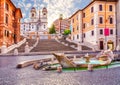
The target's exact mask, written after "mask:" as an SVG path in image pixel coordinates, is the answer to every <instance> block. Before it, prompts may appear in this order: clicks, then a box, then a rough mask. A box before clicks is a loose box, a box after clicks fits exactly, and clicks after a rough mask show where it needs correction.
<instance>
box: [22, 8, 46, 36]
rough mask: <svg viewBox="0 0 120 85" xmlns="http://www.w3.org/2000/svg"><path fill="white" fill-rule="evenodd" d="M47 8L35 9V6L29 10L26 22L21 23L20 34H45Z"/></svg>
mask: <svg viewBox="0 0 120 85" xmlns="http://www.w3.org/2000/svg"><path fill="white" fill-rule="evenodd" d="M47 24H48V22H47V9H46V8H45V7H44V8H43V9H42V10H39V11H37V10H36V8H35V7H32V8H31V10H30V16H29V20H28V22H23V23H21V35H23V36H26V37H35V36H36V35H38V34H39V35H42V34H47V32H48V28H47Z"/></svg>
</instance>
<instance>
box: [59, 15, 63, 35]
mask: <svg viewBox="0 0 120 85" xmlns="http://www.w3.org/2000/svg"><path fill="white" fill-rule="evenodd" d="M62 19H63V15H62V14H60V17H59V21H60V28H59V32H60V34H61V21H62Z"/></svg>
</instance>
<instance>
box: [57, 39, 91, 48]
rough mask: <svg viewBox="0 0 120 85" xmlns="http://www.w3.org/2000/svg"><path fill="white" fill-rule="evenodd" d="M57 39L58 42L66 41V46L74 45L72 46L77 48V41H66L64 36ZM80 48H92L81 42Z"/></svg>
mask: <svg viewBox="0 0 120 85" xmlns="http://www.w3.org/2000/svg"><path fill="white" fill-rule="evenodd" d="M59 41H60V42H64V43H67V44H68V46H71V45H74V47H76V48H77V46H78V45H77V43H75V42H70V41H67V40H66V39H65V38H64V37H62V38H60V39H59ZM82 50H92V48H90V47H88V46H86V45H83V44H82Z"/></svg>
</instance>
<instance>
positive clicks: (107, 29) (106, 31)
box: [104, 1, 112, 50]
mask: <svg viewBox="0 0 120 85" xmlns="http://www.w3.org/2000/svg"><path fill="white" fill-rule="evenodd" d="M106 3H107V1H106V2H105V28H104V35H105V50H107V48H108V47H107V36H109V28H107V23H108V20H109V19H110V18H111V17H112V16H110V15H109V16H108V18H107V19H106Z"/></svg>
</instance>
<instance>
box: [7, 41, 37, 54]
mask: <svg viewBox="0 0 120 85" xmlns="http://www.w3.org/2000/svg"><path fill="white" fill-rule="evenodd" d="M26 42H28V45H29V46H33V45H34V44H35V42H36V40H35V39H27V40H26ZM25 46H26V43H24V44H22V45H21V46H20V47H18V48H17V49H18V53H23V52H25ZM14 50H15V49H13V50H11V51H10V52H9V53H14Z"/></svg>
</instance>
